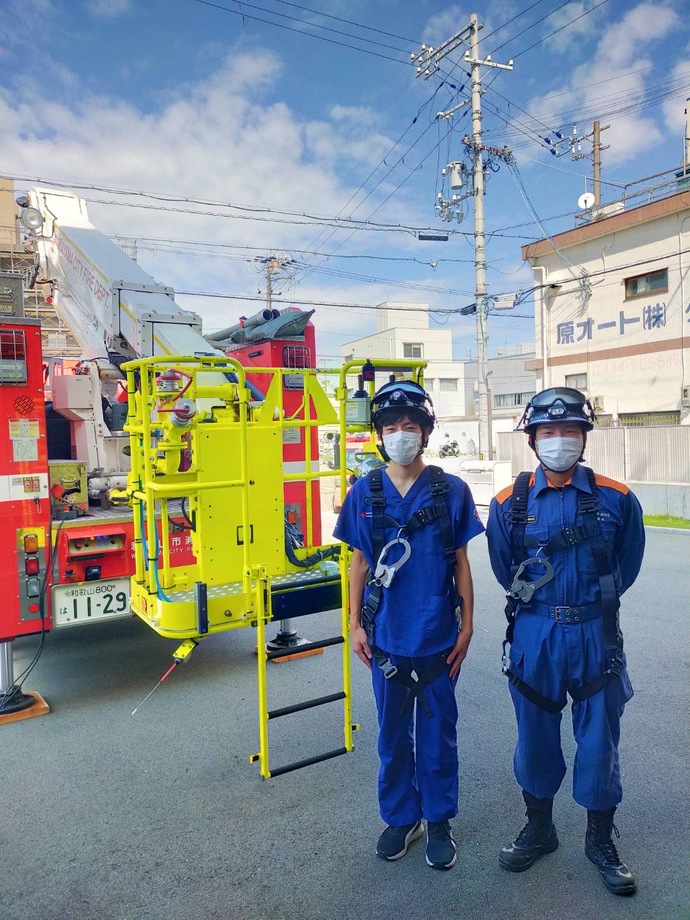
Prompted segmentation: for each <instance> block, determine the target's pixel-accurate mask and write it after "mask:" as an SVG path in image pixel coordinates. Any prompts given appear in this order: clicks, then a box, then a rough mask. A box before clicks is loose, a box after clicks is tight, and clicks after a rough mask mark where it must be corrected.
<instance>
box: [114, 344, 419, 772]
mask: <svg viewBox="0 0 690 920" xmlns="http://www.w3.org/2000/svg"><path fill="white" fill-rule="evenodd" d="M363 363H364V362H363V361H353V362H349V363H348V364H346V365H345V366H344V367H343V368H341V369H339V370H338V371H316V370H315V369H313V368H308V369H295V368H290V369H289V370H287V369H284V368H261V369H260V371H258V373H260V374H261V375H263V377H264V378H265V380H266V385H265V387H263V388H262V392H261V393H257V392H256V388H255V387H254V388H251V387H250V386H248V384H247V381H246V375H245V369H244V367H243V366H242V365H241V364H239V362H237V361H235V360H233V359H232V358H230V357H222V356H195V357H189V356H166V357H164V358H146V359H141V360H137V361H131V362H128V363H127V364H125V365H123V370H125V371H126V373H127V391H128V394H129V395H128V399H129V403H128V418H127V425H126V429H127V430H128V432H129V436H130V450H131V462H132V469H131V473H130V475H129V484H128V493H129V498H130V500H131V502H132V505H133V511H134V535H135V543H134V549H135V574H134V576H133V577H132V610H133V612H135V613H136V614H137V615H138V616H139V617H140V618H141V619H142V620H144V621H145V622H147V623H148V624H149V625H150V626H151V627H152V628H153V629H155V630H156V631H157V632H158V633H160V634H161V635H162V636H166V637H168V638H173V639H180V640H198V639H199V638H203V637H206V636H208V635H211V634H214V633H218V632H222V631H225V630H229V629H235V628H238V627H241V626H248V625H251V626H255V627H256V628H257V645H258V657H259V710H260V730H259V736H260V752H259V754H257V755H255V756H254V757H253V758H252V759H256V760H259V761H260V765H261V773H262V776H264V777H268V776H275V775H277V773H282V772H287V771H288V770H291V769H296V768H297V767H299V766H304V765H306V763H313V762H316V761H318V760H325V759H328V758H329V757H333V756H336V755H337V754H341V753H346V752H347V751H351V750H352V747H353V745H352V731H353V728H355V726H353V724H352V722H351V705H350V653H349V648H348V644H349V643H348V642H347V638H348V617H347V611H348V603H347V590H348V564H349V558H348V553H347V548H344V549H343V551H342V552H340V550H341V547H340V544H330V545H327V546H316V547H315V546H311V545H309V544H310V543H311V530H312V527H311V524H310V523H309V521H310V519H311V513H312V509H311V507H310V505H311V494H312V493H311V489H310V488H308V489H307V490H306V496H307V497H306V501H307V509H306V511H307V513H306V519H307V520H306V525H307V526H306V527H304V528H303V529H304V530H305V532H306V540H305V542H306V544H307V545H306V546H304V547H301V548H297V549H294V550H293V551H291V552H288V551H287V550H286V521H285V501H284V495H283V487H284V483H285V482H286V481H291V480H293V481H305V482H307V483H311V482H312V481H313V480H315V479H319V478H321V477H326V476H336V475H338V471H337V470H336V471H333V470H322V469H321V468H320V464H319V462H318V460H313V459H312V458H311V457H310V451H309V450H306V449H305V462H304V470H303V471H300V472H298V473H291V474H286V473H285V472H284V464H283V445H284V443H287V442H288V440H289V439H293V440H294V438H295V437H301V438H303V440H304V443H305V444H307V443H309V441H310V437H309V435H310V433H311V431H312V429H314V428H315V427H318V426H337V427H338V428H339V430H340V435H341V437H340V440H341V453H344V445H345V442H346V433H347V431H348V428H351V427H353V426H352V424H351V423H349V422H348V416H352V405H351V404H352V400H351V399H349V397H348V390H347V386H346V383H347V375H348V374H351V373H352V372H353V371H354V372H356V371H357V370H358V369H361V366H362V364H363ZM368 364H369V365H370V366H379V365H380V366H382V365H383V363H382V362H368ZM422 367H423V364H422V362H390V361H389V362H385V368H386V369H387V370H388V371H398V370H400V371H402V370H403V369H405V370H406V371H408V372H409V370H410V369H414V370H415V371H416V374H417V378H419V375H420V372H421V368H422ZM253 372H254V369H253ZM329 373H330V374H332V375H333V374H335V375H337V387H336V399H335V400H334V401H333V402H332V401H331V400H330V399H329V398H328V397H327V396H326V393H325V391H324V389H323V387H322V385H321V383H320V378H321V379H323V377H324V375H325V374H329ZM286 374H289V375H290V377H291V378H294V377H295V375H296V374H301V375H302V378H303V385H302V389H303V399H302V403H301V407H300V410H299V411H297V412H293V413H292V414H291V415H290V416H289V417H288V416H286V413H285V411H284V407H283V389H284V388H283V376H284V375H286ZM370 389H371V392H373V383H371V385H370ZM355 408H356V407H355ZM354 427H355V428H356V429H357V430H360V431H361V430H362V428H363V427H367V426H366V425H364V424H363V420H362V418H360V417H359V416H357V418H356V422H355V423H354ZM340 465H341V469H343V470H344V469H345V462H344V458H343V457H341V464H340ZM345 488H346V484H345V482H344V478H343V481H342V483H341V489H342V490H343V492H344V490H345ZM174 509H181V513H182V515H183V517H184V518H185V520H186V522H187V527H188V531H189V535H190V536H191V552H192V555H193V562H192V563H191V564H187V565H179V564H173V561H172V560H171V558H170V532H171V531H170V528H171V514H172V513H173V510H174ZM158 520H159V521H160V536H159V530H158V525H157V521H158ZM338 555H339V560H338V561H337V562H336V561H335V560H336V559H338ZM334 608H340V610H341V618H340V626H341V628H340V634H339V635H338V636H337V637H335V638H333V639H328V640H324V641H322V642H320V643H312V647H319V648H323V647H325V646H328V645H334V644H342V645H343V650H342V652H343V690H342V691H340V692H339V693H337V694H331V695H329V696H328V697H323V698H320V699H319V700H316V701H306V702H305V703H302V704H297V705H296V706H290V707H286V708H284V709H282V710H274V711H273V712H269V711H268V709H267V703H266V696H267V695H266V662H267V660H268V659H269V658H277V657H280V654H281V653H280V652H266V637H265V629H266V625H267V624H268V623H269V621H271V620H284V619H286V618H289V617H290V616H293V615H294V616H296V615H300V616H302V615H304V614H308V613H314V612H317V611H323V610H331V609H334ZM191 647H193V645H190V646H189V648H191ZM337 699H342V700H343V701H344V703H343V708H344V745H343V747H342V748H339V749H337V750H335V751H331V752H328V753H327V754H324V755H318V756H317V757H316V758H308V759H307V760H306V761H301V762H298V763H297V764H290V765H288V766H287V767H283V768H280V769H277V770H276V769H273V770H271V769H270V768H269V764H268V721H269V720H270V719H271V718H276V717H278V716H279V715H285V714H288V712H295V711H298V710H300V709H306V708H311V707H312V706H315V705H319V704H320V703H326V702H333V701H335V700H337Z"/></svg>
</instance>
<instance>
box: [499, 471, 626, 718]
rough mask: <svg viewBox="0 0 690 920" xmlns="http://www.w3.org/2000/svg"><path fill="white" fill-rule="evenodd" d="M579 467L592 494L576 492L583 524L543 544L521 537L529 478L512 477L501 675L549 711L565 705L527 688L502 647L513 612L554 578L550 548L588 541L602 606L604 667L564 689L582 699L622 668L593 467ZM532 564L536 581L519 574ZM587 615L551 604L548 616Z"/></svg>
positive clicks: (570, 619) (575, 618)
mask: <svg viewBox="0 0 690 920" xmlns="http://www.w3.org/2000/svg"><path fill="white" fill-rule="evenodd" d="M583 469H584V471H585V473H586V475H587V481H588V482H589V488H590V494H589V495H588V494H587V493H585V492H581V491H578V495H577V508H578V512H579V515H580V518H581V520H582V524H576V525H572V526H568V527H564V528H563V530H561V531H560V532H559V533H557V534H556V535H555V536H554V537H552V538H551V539H550V540H549V541H548V543H546V545H544V546H542V545H541V544H539V542H538V541H537V540H536V539H535V538H534V537H530V536H528V535H525V525H526V523H527V500H528V496H529V486H530V479H531V476H532V474H531V473H530V472H523V473H520V474H519V476H518V477H517V479H516V480H515V485H514V487H513V495H512V501H511V510H510V522H511V524H512V545H513V562H514V566H513V580H512V583H511V586H510V590H509V591H508V593H507V594H506V600H507V604H506V608H505V614H506V618H507V620H508V627H507V629H506V637H505V640H504V642H503V673H504V674H505V675H506V677H507V678H508V680H509V681H510V682H511V684H512V685H513V686H514V687H515V688H516V690H518V691H519V692H520V693H521V694H522V695H523V696H524V697H526V699H528V700H530V702H532V703H534V704H535V706H538V707H539V708H540V709H545V710H547V711H548V712H553V713H557V712H560V711H561V710H562V709H563V708H564V706H565V703H563V705H561V704H559V703H556V702H554V701H553V700H550V699H549V698H548V697H545V696H542V694H541V693H539V692H538V691H537V690H535V689H534V687H530V686H529V684H526V683H525V682H524V681H523V680H522V679H521V678H520V677H518V676H517V675H516V674H514V673H513V672H512V671H511V668H510V656H509V654H508V653H507V652H506V646H507V645H511V644H512V641H513V633H514V631H515V617H516V615H517V613H518V612H520V611H522V610H527V611H529V607H530V604H531V603H532V602H533V596H534V592H535V591H536V590H537V588H539V587H541V585H544V584H546V583H547V582H549V581H550V580H551V579H552V578H553V574H554V573H553V566H552V565H551V563H550V562H549V558H548V557H549V555H550V554H551V553H553V552H554V551H556V550H561V549H568V548H570V547H574V546H577V545H578V544H579V543H583V542H585V541H589V545H590V549H591V551H592V556H593V558H594V566H595V569H596V572H597V577H598V579H599V589H600V592H601V605H600V607H599V606H597V609H596V611H594V612H595V613H596V616H599V615H601V616H602V618H603V625H604V644H605V647H606V661H607V668H606V670H605V671H604V673H603V674H601V675H600V676H599V677H595V678H594V679H593V680H591V681H589V682H588V683H587V684H585V685H584V686H582V687H568V688H567V691H568V693H569V694H570V696H571V697H572V699H573V700H574V701H575V702H581V701H582V700H586V699H588V698H589V697H590V696H594V694H595V693H598V692H599V691H600V690H602V689H603V688H604V687H606V686H607V685H608V684H609V683H611V681H613V680H614V679H616V678H617V677H619V676H620V673H621V670H622V668H623V635H622V633H621V631H620V624H619V619H618V610H619V608H620V600H619V597H618V591H617V590H616V583H615V580H614V577H613V570H612V568H611V559H610V557H609V553H608V550H607V548H606V544H605V543H604V538H603V535H602V532H601V526H600V524H599V519H598V517H597V485H596V481H595V475H594V471H593V470H591V469H589V468H588V467H583ZM535 548H536V549H537V550H538V551H540V552H541V553H543V555H528V550H534V549H535ZM535 566H540V567H541V568H542V569H543V571H542V573H541V574H540V576H539V577H538V578H536V579H535V580H534V581H526V580H524V579H523V573H524V572H525V571H527V570H528V569H530V568H532V567H535ZM588 613H590V614H591V613H592V611H585V608H573V607H554V608H552V612H551V613H550V614H549V615H550V616H551V617H552V618H553V619H554V620H556V621H557V622H561V623H565V624H568V623H578V622H581V621H582V620H583V619H588V618H590V617H589V616H588V615H587V614H588Z"/></svg>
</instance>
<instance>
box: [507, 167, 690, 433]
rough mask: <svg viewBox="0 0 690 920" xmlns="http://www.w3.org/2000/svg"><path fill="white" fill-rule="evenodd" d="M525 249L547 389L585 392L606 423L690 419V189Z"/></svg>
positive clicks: (599, 216) (593, 218)
mask: <svg viewBox="0 0 690 920" xmlns="http://www.w3.org/2000/svg"><path fill="white" fill-rule="evenodd" d="M687 181H688V180H687V177H686V178H680V179H679V181H678V183H677V184H675V185H674V186H673V188H672V192H673V193H672V194H670V195H668V196H667V197H665V198H661V199H660V200H655V201H649V203H646V204H643V205H642V206H639V207H635V208H632V209H625V206H624V204H623V203H622V202H617V203H615V204H613V205H608V206H606V207H604V208H600V209H599V210H598V211H595V212H592V213H591V214H590V215H589V216H590V220H589V222H588V223H586V224H584V225H582V226H579V227H577V228H576V229H574V230H569V231H567V232H565V233H560V234H558V235H556V236H554V237H553V238H552V239H551V240H548V239H545V240H540V241H538V242H536V243H531V244H530V245H528V246H524V247H523V248H522V256H523V258H524V259H526V260H527V261H528V262H529V264H530V266H531V267H532V271H533V272H534V278H535V284H536V285H538V289H537V292H536V294H535V297H536V303H535V349H536V357H535V359H534V361H529V362H527V363H526V368H527V369H529V370H534V371H536V376H537V381H536V383H537V389H541V388H543V387H550V386H564V385H565V386H574V387H577V388H578V389H581V390H584V391H585V392H586V393H587V394H588V396H589V398H590V400H591V401H592V403H593V405H594V407H595V411H596V412H597V414H598V415H599V420H600V424H609V425H623V426H630V425H634V426H639V425H677V424H690V189H689V188H688V186H687Z"/></svg>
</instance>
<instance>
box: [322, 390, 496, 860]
mask: <svg viewBox="0 0 690 920" xmlns="http://www.w3.org/2000/svg"><path fill="white" fill-rule="evenodd" d="M372 409H373V416H372V422H373V424H374V427H375V428H376V431H377V433H378V435H379V437H380V438H381V441H382V448H381V452H382V454H383V456H384V457H385V458H386V459H387V460H388V461H389V462H388V466H387V467H386V468H385V470H384V471H383V472H382V475H381V485H382V488H383V498H384V499H385V515H386V518H385V531H384V545H385V544H388V543H389V542H391V541H393V545H392V546H391V547H390V549H389V551H388V552H386V554H385V563H386V564H387V565H390V564H394V563H396V562H398V563H400V564H399V568H397V569H396V571H395V573H394V575H393V578H392V581H391V583H390V585H389V586H387V587H383V588H381V589H380V602H379V606H378V609H377V611H376V614H375V617H374V618H373V630H370V632H369V634H367V631H366V630H365V628H364V627H363V626H362V619H361V617H362V606H363V604H364V603H366V601H367V599H368V598H369V597H370V595H371V593H372V590H374V586H373V585H372V583H371V575H370V573H373V572H375V570H376V566H377V563H378V562H379V559H376V558H374V556H375V551H374V539H373V511H372V497H371V496H372V489H371V484H370V479H369V478H368V477H365V478H361V479H358V480H357V482H356V483H355V484H354V486H353V488H352V489H351V491H350V492H349V494H348V495H347V497H346V499H345V501H344V503H343V507H342V510H341V512H340V516H339V518H338V522H337V525H336V528H335V536H336V537H337V538H338V539H340V540H342V541H343V542H344V543H347V544H348V545H349V546H350V547H352V565H351V570H350V631H351V637H352V645H353V649H354V651H355V653H356V654H357V655H358V656H359V658H360V659H361V660H362V661H363V662H364V663H365V664H366V665H367V666H368V667H369V668H370V669H371V672H372V682H373V688H374V695H375V699H376V705H377V710H378V719H379V738H378V751H379V758H380V770H379V782H378V793H379V808H380V812H381V817H382V818H383V820H384V821H385V823H386V824H387V825H388V827H387V828H386V829H385V830H384V832H383V833H382V834H381V836H380V838H379V840H378V844H377V848H376V852H377V855H378V856H380V857H381V858H382V859H387V860H395V859H399V858H400V857H402V856H404V855H405V853H406V852H407V847H408V844H409V843H410V842H411V841H412V840H414V839H416V838H417V837H420V836H422V834H423V833H424V827H423V825H422V820H421V819H422V818H424V819H426V823H427V846H426V861H427V863H428V865H430V866H431V867H432V868H435V869H450V868H451V866H453V865H454V863H455V861H456V858H457V855H456V848H455V841H454V840H453V837H452V833H451V829H450V824H449V820H450V819H451V818H453V817H455V815H456V814H457V802H458V757H457V735H456V722H457V715H458V711H457V705H456V700H455V685H456V682H457V677H458V673H459V670H460V665H461V664H462V661H463V660H464V658H465V656H466V655H467V649H468V646H469V643H470V639H471V637H472V625H473V624H472V613H473V609H472V608H473V593H472V576H471V573H470V567H469V562H468V559H467V548H466V544H467V542H468V541H469V540H470V539H471V538H472V537H474V536H476V535H477V534H479V533H481V532H482V531H483V530H484V528H483V526H482V524H481V522H480V521H479V517H478V515H477V512H476V508H475V506H474V502H473V500H472V496H471V494H470V492H469V489H468V488H467V486H466V485H465V483H464V482H462V480H460V479H458V478H457V477H455V476H446V485H447V491H446V492H445V494H444V495H443V500H444V501H445V505H446V507H447V511H448V516H449V518H450V534H451V538H452V547H450V548H449V553H446V558H444V546H443V541H442V535H441V529H440V526H439V523H438V521H437V520H432V521H431V522H430V523H428V524H426V525H425V526H420V527H418V528H417V529H415V530H414V532H412V533H408V532H407V531H402V532H401V527H403V526H404V525H406V524H407V523H408V522H409V521H410V520H411V519H412V517H413V515H414V514H415V512H418V511H420V510H422V509H428V508H429V507H430V506H432V492H431V484H432V480H431V473H430V470H429V468H428V467H426V465H425V464H424V461H423V460H422V452H423V449H424V447H425V446H426V444H427V441H428V438H429V435H430V433H431V431H432V429H433V426H434V421H435V418H434V414H433V409H432V408H431V404H430V401H429V399H428V396H427V394H426V393H425V392H424V390H423V389H422V387H421V386H419V384H417V383H414V382H413V381H409V380H407V381H396V382H391V383H388V384H386V385H385V386H383V387H381V389H380V390H379V391H378V392H377V394H376V395H375V396H374V399H373V400H372ZM370 475H371V474H370ZM403 535H404V538H405V542H407V544H408V546H409V549H410V555H409V558H407V559H406V560H405V561H404V562H401V560H402V557H403V555H404V550H405V543H404V542H401V541H400V537H401V536H403ZM383 555H384V554H383V553H381V554H380V558H382V557H383ZM448 559H450V560H451V564H450V565H449V562H448ZM458 595H459V596H460V597H461V598H462V601H461V603H462V615H461V628H459V623H458V618H457V616H456V609H457V608H458V606H459V602H458ZM365 622H366V619H365ZM441 656H443V657H441ZM372 657H373V666H372ZM383 660H385V661H386V662H390V664H391V665H392V666H393V668H392V669H397V674H391V673H390V672H389V670H388V666H387V665H386V668H387V671H386V674H388V676H386V674H385V673H384V670H382V667H381V666H380V662H381V661H383ZM415 679H417V680H418V681H419V687H422V689H421V693H420V695H419V696H417V697H414V696H413V697H412V698H413V699H414V705H410V704H409V703H410V687H411V686H412V687H413V688H414V683H413V682H414V680H415ZM419 687H418V688H417V689H419ZM406 701H407V703H408V705H407V706H406Z"/></svg>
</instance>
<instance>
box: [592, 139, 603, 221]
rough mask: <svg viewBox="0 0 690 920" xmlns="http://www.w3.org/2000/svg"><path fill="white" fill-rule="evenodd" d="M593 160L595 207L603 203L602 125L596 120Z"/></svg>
mask: <svg viewBox="0 0 690 920" xmlns="http://www.w3.org/2000/svg"><path fill="white" fill-rule="evenodd" d="M592 160H593V163H594V179H593V181H592V192H593V193H594V207H595V208H598V207H599V205H600V204H601V125H600V124H599V122H598V121H595V122H594V125H593V130H592Z"/></svg>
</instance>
